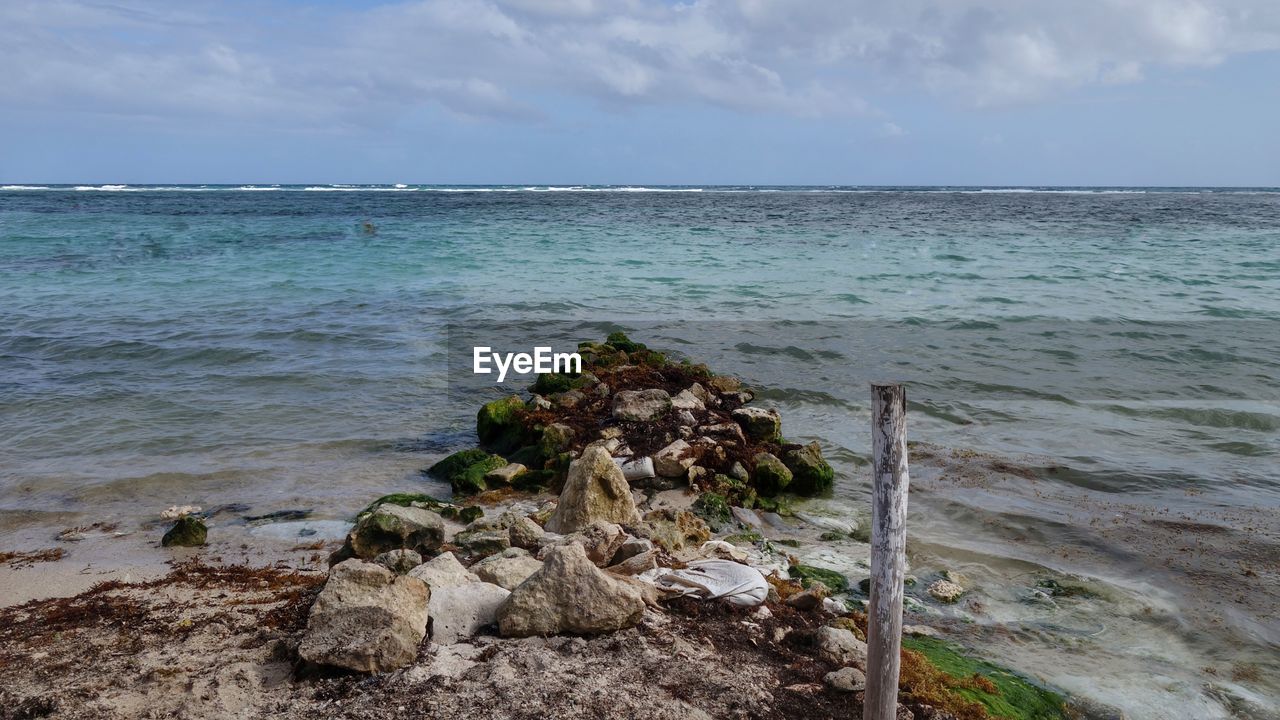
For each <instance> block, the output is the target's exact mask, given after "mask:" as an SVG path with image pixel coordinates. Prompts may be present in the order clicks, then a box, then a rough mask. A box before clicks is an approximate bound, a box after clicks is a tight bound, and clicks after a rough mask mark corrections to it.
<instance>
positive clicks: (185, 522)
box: [160, 515, 209, 547]
mask: <svg viewBox="0 0 1280 720" xmlns="http://www.w3.org/2000/svg"><path fill="white" fill-rule="evenodd" d="M208 533H209V530H208V528H207V527H205V524H204V520H202V519H200V518H198V517H196V516H195V515H181V516H179V517H178V519H177V521H175V522H174V523H173V526H172V527H170V528H169V530H168V531H167V532H165V534H164V537H162V538H160V544H161V545H162V546H164V547H199V546H201V545H204V543H205V539H206V537H207V536H208Z"/></svg>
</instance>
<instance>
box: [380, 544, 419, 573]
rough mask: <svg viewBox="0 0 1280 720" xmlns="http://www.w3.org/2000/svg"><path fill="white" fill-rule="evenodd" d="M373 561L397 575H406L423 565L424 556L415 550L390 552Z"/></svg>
mask: <svg viewBox="0 0 1280 720" xmlns="http://www.w3.org/2000/svg"><path fill="white" fill-rule="evenodd" d="M373 561H374V562H375V563H377V564H379V565H381V566H382V567H384V568H386V569H388V570H390V571H391V572H393V573H395V574H397V575H405V574H408V572H409V571H410V570H412V569H414V568H416V567H418V566H419V565H421V564H422V556H421V555H419V554H418V553H416V552H414V551H413V550H405V549H403V548H402V549H399V550H388V551H387V552H384V553H382V554H381V555H379V556H377V557H375V558H374V559H373Z"/></svg>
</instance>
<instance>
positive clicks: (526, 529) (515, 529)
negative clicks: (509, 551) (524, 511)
mask: <svg viewBox="0 0 1280 720" xmlns="http://www.w3.org/2000/svg"><path fill="white" fill-rule="evenodd" d="M546 534H547V532H546V531H545V530H543V529H542V527H541V526H539V525H538V523H536V522H534V521H532V520H530V519H529V518H527V517H521V518H518V519H517V520H516V521H515V522H513V523H511V527H510V528H508V530H507V539H508V540H509V541H510V542H511V546H512V547H518V548H523V549H525V550H537V549H538V548H540V547H542V539H543V537H544V536H546Z"/></svg>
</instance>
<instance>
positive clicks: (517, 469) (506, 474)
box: [484, 463, 529, 487]
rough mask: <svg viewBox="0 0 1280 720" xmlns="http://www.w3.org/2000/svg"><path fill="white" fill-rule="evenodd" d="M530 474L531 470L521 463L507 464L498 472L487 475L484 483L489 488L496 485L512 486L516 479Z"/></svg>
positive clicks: (492, 471) (490, 472)
mask: <svg viewBox="0 0 1280 720" xmlns="http://www.w3.org/2000/svg"><path fill="white" fill-rule="evenodd" d="M527 472H529V468H527V467H525V466H524V465H521V464H520V463H507V464H506V465H503V466H502V467H500V468H497V469H496V470H490V471H489V472H487V473H485V476H484V483H485V485H486V486H487V487H493V486H494V485H510V484H511V483H513V482H515V479H516V478H517V477H519V476H521V475H523V474H525V473H527Z"/></svg>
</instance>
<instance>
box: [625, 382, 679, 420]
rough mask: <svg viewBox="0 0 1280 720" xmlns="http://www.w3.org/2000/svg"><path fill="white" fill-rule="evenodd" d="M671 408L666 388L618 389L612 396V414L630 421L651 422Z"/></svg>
mask: <svg viewBox="0 0 1280 720" xmlns="http://www.w3.org/2000/svg"><path fill="white" fill-rule="evenodd" d="M670 409H671V396H670V395H668V394H667V391H666V390H657V389H654V390H620V391H618V392H617V393H616V394H614V396H613V406H612V412H613V416H614V417H616V418H618V419H619V420H628V421H631V422H652V421H654V420H657V419H658V418H660V417H662V416H663V415H666V414H667V411H668V410H670Z"/></svg>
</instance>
